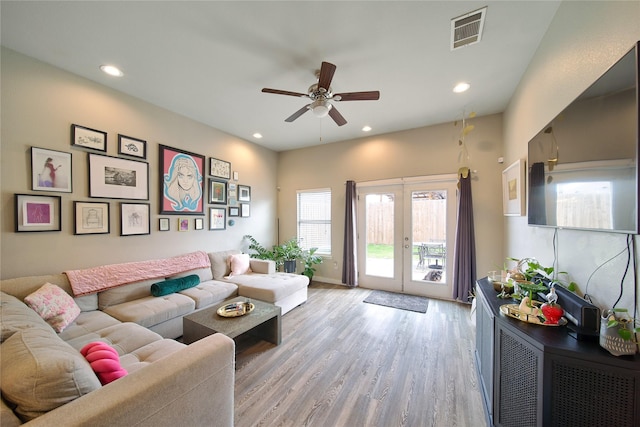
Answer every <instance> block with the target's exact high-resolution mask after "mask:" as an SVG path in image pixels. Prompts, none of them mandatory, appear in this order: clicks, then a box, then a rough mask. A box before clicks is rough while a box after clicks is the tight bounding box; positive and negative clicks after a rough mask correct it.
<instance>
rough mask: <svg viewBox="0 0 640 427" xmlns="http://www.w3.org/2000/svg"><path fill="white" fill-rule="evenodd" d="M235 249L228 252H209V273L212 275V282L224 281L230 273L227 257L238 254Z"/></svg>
mask: <svg viewBox="0 0 640 427" xmlns="http://www.w3.org/2000/svg"><path fill="white" fill-rule="evenodd" d="M239 253H240V251H239V250H237V249H231V250H228V251H220V252H210V253H209V260H211V272H212V273H213V279H214V280H221V279H224V278H225V276H228V275H229V273H231V267H230V266H229V262H228V261H229V256H230V255H236V254H239Z"/></svg>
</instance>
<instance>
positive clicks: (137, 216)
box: [120, 202, 151, 236]
mask: <svg viewBox="0 0 640 427" xmlns="http://www.w3.org/2000/svg"><path fill="white" fill-rule="evenodd" d="M150 217H151V205H150V204H149V203H126V202H121V203H120V235H121V236H138V235H144V234H151V226H150Z"/></svg>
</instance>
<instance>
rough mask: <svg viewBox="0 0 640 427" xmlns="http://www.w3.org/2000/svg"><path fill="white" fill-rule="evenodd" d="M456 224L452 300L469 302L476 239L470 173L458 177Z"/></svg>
mask: <svg viewBox="0 0 640 427" xmlns="http://www.w3.org/2000/svg"><path fill="white" fill-rule="evenodd" d="M458 182H459V183H460V191H459V192H458V222H457V225H456V246H455V251H454V259H453V298H454V299H456V300H458V301H461V302H466V303H468V302H469V296H470V291H471V290H472V289H473V288H474V285H475V281H476V238H475V233H474V229H473V202H472V198H471V172H470V171H469V173H468V174H467V177H466V178H464V177H463V176H459V181H458Z"/></svg>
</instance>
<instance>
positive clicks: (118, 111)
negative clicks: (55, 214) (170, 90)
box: [0, 48, 277, 278]
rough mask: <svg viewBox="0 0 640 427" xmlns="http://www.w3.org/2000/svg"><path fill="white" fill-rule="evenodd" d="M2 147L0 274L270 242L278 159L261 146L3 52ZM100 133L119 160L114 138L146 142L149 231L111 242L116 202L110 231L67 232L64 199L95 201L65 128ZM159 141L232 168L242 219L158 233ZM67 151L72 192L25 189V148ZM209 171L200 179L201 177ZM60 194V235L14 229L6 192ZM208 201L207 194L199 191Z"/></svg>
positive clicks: (70, 225)
mask: <svg viewBox="0 0 640 427" xmlns="http://www.w3.org/2000/svg"><path fill="white" fill-rule="evenodd" d="M1 55H2V64H1V65H2V69H1V71H2V74H1V79H2V80H1V84H2V99H1V103H2V104H1V106H2V112H1V113H2V116H1V120H2V142H1V143H2V146H1V151H0V162H1V165H2V171H1V175H0V176H1V180H2V181H1V189H2V192H1V197H2V199H1V200H2V203H1V207H0V216H1V222H0V224H1V234H0V236H1V245H2V247H1V252H0V253H1V260H0V267H1V272H0V273H1V277H2V278H10V277H16V276H23V275H36V274H48V273H57V272H61V271H65V270H67V269H77V268H86V267H91V266H95V265H101V264H107V263H118V262H127V261H137V260H147V259H154V258H162V257H166V256H171V255H176V254H180V253H185V252H190V251H194V250H206V251H213V250H223V249H231V248H236V249H239V248H240V247H241V244H242V242H241V241H242V236H243V235H244V234H253V235H254V236H255V237H256V238H258V239H259V240H260V241H262V242H265V244H269V243H271V242H274V241H275V237H276V234H275V233H276V227H275V224H276V220H275V217H276V203H275V200H276V197H277V196H276V168H277V154H276V153H275V152H273V151H271V150H268V149H266V148H264V147H261V146H258V145H256V144H253V143H250V142H247V141H245V140H242V139H239V138H236V137H233V136H231V135H228V134H225V133H223V132H221V131H218V130H216V129H213V128H210V127H208V126H205V125H203V124H200V123H197V122H195V121H193V120H190V119H187V118H185V117H182V116H179V115H177V114H174V113H171V112H169V111H167V110H164V109H161V108H158V107H155V106H153V105H151V104H148V103H145V102H143V101H140V100H138V99H136V98H132V97H130V96H127V95H124V94H122V93H120V92H117V91H114V90H112V89H109V88H107V87H105V86H101V85H99V84H96V83H94V82H91V81H89V80H86V79H84V78H81V77H78V76H76V75H73V74H70V73H67V72H65V71H63V70H60V69H57V68H55V67H52V66H49V65H47V64H45V63H42V62H39V61H36V60H33V59H31V58H28V57H26V56H24V55H21V54H18V53H16V52H14V51H11V50H8V49H5V48H2V51H1ZM72 123H75V124H79V125H83V126H87V127H90V128H94V129H99V130H102V131H105V132H107V133H108V139H107V154H108V155H110V156H118V154H117V153H118V150H117V146H116V145H117V135H118V133H121V134H124V135H128V136H132V137H135V138H140V139H143V140H146V141H147V150H148V153H147V162H148V163H149V170H150V176H149V184H150V185H149V187H150V188H149V193H150V194H149V196H150V199H149V203H150V205H151V234H150V235H145V236H126V237H120V217H119V215H120V212H119V206H120V205H119V202H120V201H121V200H107V201H108V202H109V203H110V206H111V218H110V224H111V233H110V234H108V235H106V234H105V235H80V236H75V235H74V234H73V233H74V222H73V201H76V200H81V201H96V200H99V201H104V200H106V199H91V198H89V188H88V182H87V181H88V170H87V169H88V167H87V156H88V155H87V152H86V150H83V149H79V148H77V147H72V146H71V143H70V127H71V124H72ZM159 144H163V145H168V146H171V147H176V148H180V149H183V150H186V151H190V152H194V153H197V154H201V155H204V156H206V157H207V166H206V168H207V170H208V158H209V157H216V158H219V159H223V160H226V161H229V162H231V167H232V170H234V171H238V172H239V176H240V179H239V181H238V183H240V184H243V185H249V186H251V196H252V201H251V217H249V218H235V222H236V225H235V226H234V227H230V226H228V225H227V229H226V230H224V231H209V230H208V219H209V215H208V207H209V206H218V205H208V204H206V205H205V212H206V214H205V215H204V216H203V217H202V218H204V219H205V221H204V222H205V230H203V231H194V230H193V218H194V217H192V216H190V217H189V218H190V228H191V230H190V231H189V232H178V231H177V229H176V226H177V221H178V219H177V218H178V216H173V215H171V216H169V215H162V217H165V218H170V220H171V231H169V232H159V231H158V218H160V217H161V215H159V209H160V206H159V194H160V190H159V180H160V178H159V176H160V175H159V172H158V168H159V159H158V145H159ZM32 146H35V147H40V148H47V149H52V150H58V151H64V152H68V153H71V154H72V159H73V193H72V194H69V193H49V192H40V191H38V192H36V191H32V190H31V181H30V176H31V175H30V174H31V156H30V147H32ZM207 175H208V174H207ZM15 193H27V194H43V195H45V194H51V195H60V196H62V231H60V232H36V233H32V232H30V233H16V232H14V194H15ZM205 195H206V197H208V192H207V191H206V190H205Z"/></svg>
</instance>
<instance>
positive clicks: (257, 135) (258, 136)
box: [253, 132, 262, 139]
mask: <svg viewBox="0 0 640 427" xmlns="http://www.w3.org/2000/svg"><path fill="white" fill-rule="evenodd" d="M253 137H254V138H256V139H260V138H262V134H261V133H258V132H256V133H254V134H253Z"/></svg>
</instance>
